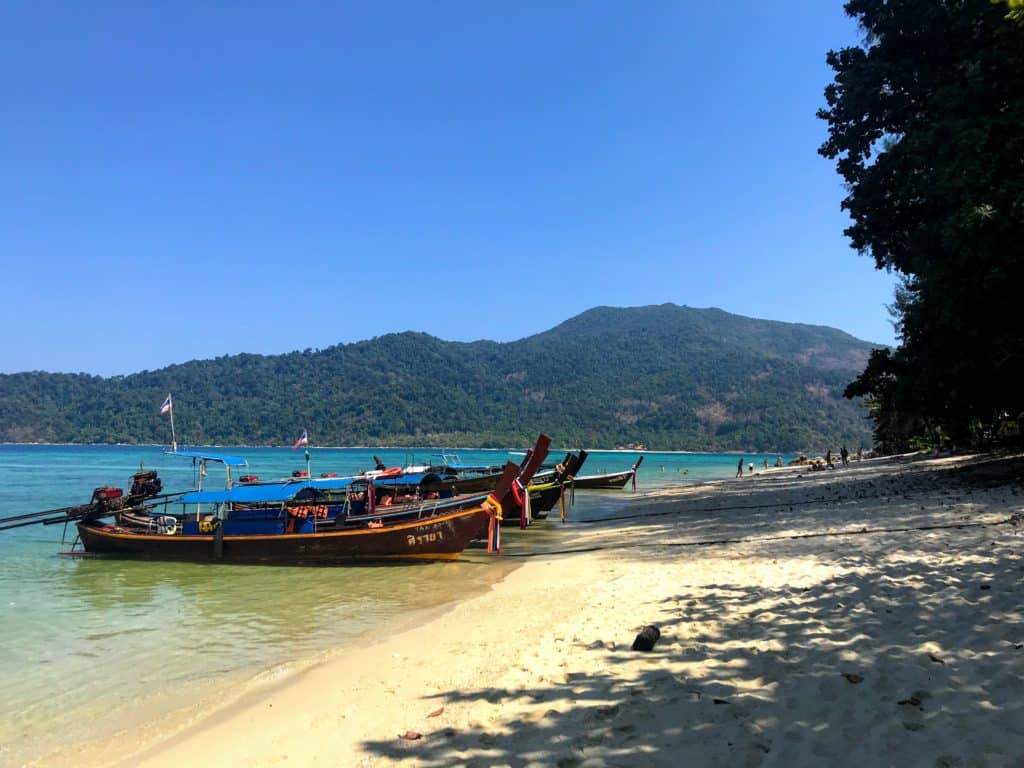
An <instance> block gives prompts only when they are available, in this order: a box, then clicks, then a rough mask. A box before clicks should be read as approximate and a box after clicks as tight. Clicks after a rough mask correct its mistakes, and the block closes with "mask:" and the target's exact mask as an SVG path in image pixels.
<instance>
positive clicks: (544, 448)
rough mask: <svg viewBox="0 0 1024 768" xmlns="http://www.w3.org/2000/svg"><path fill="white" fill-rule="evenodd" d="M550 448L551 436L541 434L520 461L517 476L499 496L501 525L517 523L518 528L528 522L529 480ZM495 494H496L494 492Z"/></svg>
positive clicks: (523, 526)
mask: <svg viewBox="0 0 1024 768" xmlns="http://www.w3.org/2000/svg"><path fill="white" fill-rule="evenodd" d="M550 448H551V438H550V437H548V436H547V435H545V434H541V435H540V437H538V438H537V444H536V445H535V446H534V447H533V448H531V449H530V450H528V451H527V452H526V456H525V457H524V458H523V461H522V463H520V465H519V476H518V477H517V478H516V481H515V482H514V483H512V486H511V487H510V488H509V489H508V491H506V492H505V493H504V494H503V495H501V496H500V497H499V499H500V502H501V509H502V518H501V522H502V524H503V525H513V524H516V523H518V525H519V527H520V528H525V527H526V526H527V525H529V524H530V520H531V519H532V513H531V511H530V493H529V490H528V488H529V486H530V481H531V480H532V479H533V478H534V475H536V473H537V471H538V470H539V469H540V468H541V467H542V466H543V464H544V460H545V459H546V458H547V457H548V451H549V450H550ZM495 495H496V496H497V494H495Z"/></svg>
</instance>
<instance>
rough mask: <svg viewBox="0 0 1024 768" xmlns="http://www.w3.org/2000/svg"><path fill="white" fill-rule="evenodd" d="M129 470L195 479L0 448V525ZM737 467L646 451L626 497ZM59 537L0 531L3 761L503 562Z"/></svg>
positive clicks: (393, 616)
mask: <svg viewBox="0 0 1024 768" xmlns="http://www.w3.org/2000/svg"><path fill="white" fill-rule="evenodd" d="M217 450H220V451H222V452H225V453H230V454H232V455H241V456H244V457H246V458H247V459H248V461H249V464H250V468H249V469H248V470H246V472H251V473H254V474H259V475H261V476H262V477H264V478H269V477H280V476H284V475H287V474H289V473H290V472H291V471H292V470H294V469H301V468H304V458H303V454H302V452H301V451H299V452H293V451H291V450H288V449H270V448H225V449H217ZM434 452H436V451H431V450H430V449H423V450H420V451H408V450H405V449H374V450H369V449H314V450H313V451H312V452H311V454H312V458H311V461H312V474H314V475H317V474H319V473H321V472H326V471H331V472H338V473H339V474H350V473H353V472H357V471H360V470H363V469H368V468H372V467H373V463H374V462H373V458H372V456H373V454H377V455H379V456H380V457H381V458H382V459H383V460H384V462H385V464H388V465H389V466H391V465H398V464H404V463H407V462H415V461H426V460H427V459H428V458H429V456H430V454H431V453H434ZM563 453H564V452H563ZM552 454H553V455H555V456H557V455H559V452H558V451H552ZM460 456H461V458H462V459H463V461H467V462H482V463H495V464H497V463H501V462H502V461H504V460H506V459H512V460H516V461H518V460H519V458H520V457H519V456H518V455H509V454H508V453H507V452H504V451H460ZM635 458H636V455H635V454H630V453H616V452H607V453H605V452H599V453H594V454H592V455H591V457H590V459H588V462H587V464H586V466H585V467H584V470H583V472H582V473H581V474H597V473H602V472H616V471H620V470H623V469H628V468H629V466H630V465H632V463H633V461H635ZM760 458H764V457H760ZM140 462H141V463H142V464H144V465H145V467H146V468H152V469H157V470H158V471H159V473H160V476H161V478H162V479H163V481H164V489H165V490H166V491H174V490H185V489H187V488H190V487H192V486H193V483H194V481H195V480H196V477H195V470H194V468H193V467H192V463H191V461H189V460H184V459H181V458H180V457H169V456H165V455H163V454H162V452H161V449H160V448H157V447H130V446H12V445H6V446H0V517H5V516H8V515H14V514H19V513H22V512H31V511H35V510H39V509H47V508H51V507H59V506H64V505H67V504H78V503H83V502H85V501H88V499H89V497H90V495H91V492H92V489H93V488H94V487H96V486H100V485H120V486H126V485H127V484H128V482H129V477H130V475H131V474H132V473H133V472H135V471H137V469H138V467H139V465H140ZM736 462H737V457H736V456H729V455H721V454H655V453H649V454H646V458H645V462H644V464H643V466H642V467H641V471H640V476H639V491H640V494H642V493H643V492H644V491H650V490H654V489H658V488H664V487H666V486H670V485H676V484H680V483H689V482H698V481H701V480H707V479H714V478H719V477H727V476H731V475H732V473H733V472H735V467H736ZM217 474H218V473H217V472H216V471H215V470H214V469H212V468H211V471H210V475H209V476H208V477H207V478H206V480H205V482H206V487H218V485H219V484H221V483H222V482H223V480H222V478H221V477H217V476H216V475H217ZM637 497H638V494H633V493H631V492H630V491H629V490H628V489H627V490H626V491H588V492H583V491H577V492H576V495H575V505H574V507H573V509H572V511H571V517H570V521H571V520H573V519H594V518H600V517H603V516H609V515H613V514H616V513H618V512H620V511H622V510H623V508H624V507H625V506H627V505H629V504H630V503H631V501H632V502H635V501H636V499H637ZM553 514H554V515H555V516H557V508H556V510H555V512H554V513H553ZM571 530H572V527H571V522H570V524H569V525H567V526H565V527H563V526H558V527H557V528H553V527H549V529H548V530H547V531H545V533H544V539H545V540H546V541H550V540H552V539H557V537H559V536H565V535H571ZM61 534H62V530H61V526H49V527H44V526H33V527H29V528H22V529H17V530H13V531H4V532H0V627H2V632H0V763H2V764H18V763H20V762H21V761H22V760H23V759H24V758H25V757H27V756H30V755H33V754H39V753H41V752H43V751H45V750H47V749H49V748H51V747H53V746H56V745H58V744H62V743H68V742H71V741H75V740H78V739H84V738H86V737H87V736H89V735H92V736H95V735H103V729H104V728H107V729H108V730H109V732H113V731H114V730H118V729H120V728H122V727H125V726H126V725H128V724H130V723H131V722H132V720H133V719H138V718H141V717H151V716H154V715H156V714H159V713H160V712H161V711H164V710H168V709H171V708H174V707H176V706H181V705H184V704H185V703H187V702H188V701H190V700H192V699H194V698H196V697H198V696H201V695H204V694H209V693H211V692H215V691H216V690H217V686H218V685H220V686H224V685H227V684H228V683H230V682H236V681H238V680H241V679H244V678H245V677H247V676H251V675H253V674H255V673H256V672H258V671H260V670H267V669H271V668H274V667H275V666H277V665H281V664H285V663H287V662H289V661H292V660H294V659H297V658H302V657H307V656H311V655H314V654H316V653H318V652H320V651H323V650H325V649H328V648H332V647H337V646H344V645H346V644H351V643H356V642H362V640H360V638H362V637H365V636H366V635H367V633H369V632H372V630H374V629H375V628H378V627H380V626H381V625H383V624H386V623H390V622H393V621H396V620H401V619H402V618H403V617H407V616H410V615H413V616H414V615H416V613H417V612H418V611H421V610H422V609H425V608H431V607H434V606H438V605H441V604H444V603H446V602H449V601H452V600H458V599H462V598H464V597H467V596H469V595H471V594H474V593H476V592H479V591H480V590H483V589H486V588H487V586H488V585H489V584H491V583H493V581H495V580H496V579H498V578H500V577H501V576H502V574H503V573H504V572H507V568H508V567H511V565H512V563H511V559H509V560H504V561H496V560H495V559H494V558H493V556H488V555H486V554H485V553H484V552H482V551H472V552H469V553H467V556H466V557H464V558H463V559H462V560H460V561H458V562H454V563H436V564H423V565H414V566H408V565H407V566H397V565H393V566H387V567H380V566H377V567H374V566H349V567H344V568H316V569H314V568H286V567H254V566H248V567H246V566H228V565H193V564H184V563H182V564H176V563H157V562H133V561H130V560H100V559H77V558H64V557H60V556H58V555H57V554H56V553H57V552H58V551H60V550H61V549H63V548H65V547H62V545H61V543H60V542H61ZM71 535H73V532H71ZM506 546H507V547H510V548H512V550H513V551H514V548H515V547H517V546H527V547H528V546H529V532H525V533H523V534H519V535H516V536H508V537H506Z"/></svg>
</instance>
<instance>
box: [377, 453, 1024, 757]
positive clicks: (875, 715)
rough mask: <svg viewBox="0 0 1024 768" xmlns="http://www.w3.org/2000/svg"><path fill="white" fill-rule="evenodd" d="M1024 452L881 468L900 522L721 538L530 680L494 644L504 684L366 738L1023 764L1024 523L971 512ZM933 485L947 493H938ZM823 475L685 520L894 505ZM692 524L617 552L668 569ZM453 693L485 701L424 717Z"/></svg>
mask: <svg viewBox="0 0 1024 768" xmlns="http://www.w3.org/2000/svg"><path fill="white" fill-rule="evenodd" d="M1007 466H1008V467H1009V472H1010V475H1009V479H1010V484H1009V485H1008V484H1007V482H1008V475H1007V474H1006V467H1007ZM1018 466H1019V465H1017V464H1014V463H1013V462H1010V463H1009V464H1007V465H1006V466H1004V467H1003V469H1002V470H1000V471H999V472H997V473H996V474H995V475H992V474H991V473H990V472H989V470H991V469H992V467H987V468H986V471H985V472H982V473H979V474H972V473H970V472H966V473H965V472H962V471H960V470H955V469H948V470H938V474H934V475H933V474H928V475H922V476H921V477H920V478H915V477H913V476H912V477H909V478H907V483H899V482H896V483H892V484H889V483H888V481H884V482H883V481H881V480H879V479H878V478H874V479H873V480H872V481H871V482H873V483H874V486H873V487H871V486H868V487H867V488H868V489H869V490H864V492H865V493H869V492H870V493H873V494H874V495H873V496H872V498H885V499H887V501H886V503H885V505H884V509H885V513H884V521H883V522H884V523H885V527H886V528H890V529H899V530H898V532H896V533H892V532H888V533H887V532H885V531H880V532H877V533H868V534H862V535H858V536H856V538H855V539H854V538H852V537H845V536H835V537H830V536H820V537H818V536H814V537H811V538H790V537H780V538H775V539H771V540H767V541H758V542H748V543H744V544H742V545H738V546H737V545H728V544H725V545H720V548H721V549H726V548H728V547H730V546H732V547H734V548H736V550H737V551H736V552H735V553H730V556H731V557H734V559H735V561H736V565H735V566H730V565H729V559H728V558H726V557H723V558H722V560H723V567H722V571H723V573H722V577H721V578H718V579H711V580H710V581H702V582H696V581H695V582H694V583H693V584H680V585H677V587H676V589H674V590H673V591H672V594H671V596H669V597H667V598H664V599H661V600H659V601H658V602H657V603H655V604H652V605H648V606H645V608H644V609H643V611H642V615H638V616H637V619H636V620H637V624H636V625H634V626H623V627H621V629H620V630H619V631H617V632H615V636H614V637H612V638H609V637H608V636H607V632H604V633H602V631H601V630H598V629H594V628H592V627H591V626H590V625H587V624H586V623H581V625H580V627H579V630H578V632H577V636H576V637H575V638H574V640H573V641H572V647H571V650H570V651H569V652H568V653H565V654H563V656H562V659H563V663H562V666H560V667H558V668H556V669H554V670H552V669H551V668H544V669H538V670H531V671H532V672H533V673H534V674H529V675H524V676H522V677H521V679H522V680H523V681H534V682H533V684H528V685H521V684H518V683H517V682H516V678H515V677H514V676H512V677H509V676H507V675H506V676H504V677H503V676H502V675H501V672H502V671H503V669H504V668H503V659H502V658H496V659H495V662H494V663H495V678H496V680H500V684H495V685H493V686H492V687H481V688H476V689H471V690H447V691H444V692H441V693H439V694H437V695H434V696H429V697H424V702H423V703H424V718H423V719H422V720H421V721H419V722H416V723H412V724H410V727H415V728H417V729H418V730H419V731H420V732H421V733H422V735H423V738H420V739H418V740H406V739H402V738H398V736H397V734H396V736H395V738H388V739H381V740H377V741H369V742H366V743H364V748H365V749H366V750H367V751H368V752H369V753H371V754H374V755H377V756H380V757H382V758H386V759H389V760H395V761H398V760H407V761H410V762H413V763H415V764H417V765H423V766H447V765H467V766H492V765H510V766H527V765H553V766H560V767H562V768H565V767H567V766H585V765H586V766H599V765H629V766H633V765H637V766H639V765H665V766H668V765H672V766H675V765H686V764H693V765H721V766H733V765H747V766H754V765H761V764H773V765H806V764H821V765H857V766H864V765H875V764H878V763H879V761H880V760H882V759H883V758H884V762H885V763H886V764H900V765H927V766H966V765H1019V764H1024V699H1022V697H1020V695H1019V691H1020V690H1021V680H1022V678H1024V588H1022V585H1021V580H1022V576H1024V564H1022V558H1021V550H1022V549H1024V536H1022V535H1021V533H1019V532H1018V530H1019V529H1018V528H1016V527H1014V526H1012V525H1009V524H1006V523H1001V524H994V525H986V526H978V527H960V528H957V527H955V526H956V525H957V521H958V520H961V518H964V517H967V518H968V519H967V520H961V522H963V523H964V524H965V526H966V525H967V524H968V523H969V522H970V521H971V520H974V519H976V518H977V516H978V514H981V513H983V511H984V508H985V507H986V505H987V504H988V503H990V502H991V498H990V497H989V496H986V497H984V498H982V499H979V500H977V502H975V501H972V500H970V498H969V494H968V491H973V490H977V489H979V488H985V489H989V491H993V492H995V493H997V494H1000V496H999V498H1002V496H1001V494H1004V493H1005V494H1008V495H1010V496H1016V493H1013V492H1012V491H1014V489H1015V488H1016V486H1015V485H1013V483H1014V482H1016V481H1014V480H1013V477H1015V475H1013V473H1014V472H1016V471H1017V468H1018ZM932 471H933V470H928V472H929V473H930V472H932ZM993 477H996V478H997V482H993ZM786 482H792V480H787V481H786ZM864 482H865V483H867V482H869V481H868V479H865V481H864ZM880 483H881V486H880V485H879V484H880ZM918 484H919V485H918ZM858 490H861V489H858V487H857V485H856V484H854V485H853V486H852V487H851V486H845V487H844V488H843V489H840V490H837V491H836V495H837V496H839V495H841V496H849V495H851V494H852V493H855V492H856V491H858ZM946 490H948V491H949V492H950V494H953V497H952V498H951V499H950V500H949V501H947V500H946V499H945V496H944V491H946ZM918 491H920V492H921V493H922V494H923V493H924V492H925V491H927V492H928V493H929V494H930V496H929V498H927V499H925V503H924V504H923V506H924V509H921V507H922V504H921V503H919V502H920V501H921V499H920V498H918V497H917V492H918ZM808 492H809V493H811V494H814V495H816V496H821V495H825V496H826V499H825V502H827V503H823V502H822V501H821V500H820V499H819V500H818V501H817V503H816V504H815V505H808V506H807V508H806V509H805V510H802V511H800V512H799V513H798V512H797V511H796V510H795V509H794V511H793V513H792V514H791V513H790V511H789V509H788V506H789V505H786V507H787V509H784V510H783V509H779V508H772V509H757V508H756V505H753V506H754V507H755V508H751V509H746V510H736V509H734V510H733V512H735V513H736V514H737V515H739V514H740V513H741V512H742V515H741V516H740V517H738V518H737V519H735V520H725V521H723V520H722V518H721V514H719V515H717V516H716V515H709V516H707V518H706V522H701V521H704V520H705V518H704V517H702V516H701V515H703V512H693V511H692V510H691V513H690V514H687V513H681V514H682V515H683V517H682V519H683V520H684V525H685V529H686V533H687V536H688V537H699V536H703V535H707V536H711V537H714V536H717V537H719V538H727V537H725V536H723V535H722V534H723V530H724V532H725V533H730V532H731V531H732V526H736V529H737V530H744V531H749V530H750V528H749V526H750V525H751V523H754V522H757V523H761V524H763V527H764V528H766V529H769V530H777V531H792V530H803V531H806V532H814V531H819V532H820V531H827V530H828V528H829V527H830V526H835V525H836V524H837V523H841V525H842V527H843V528H844V529H846V528H850V527H851V526H856V525H858V524H860V523H861V522H865V523H867V522H871V520H867V519H864V520H861V518H863V517H866V516H867V515H877V514H878V513H877V512H874V513H872V512H868V513H865V512H863V511H862V510H860V508H859V507H858V508H857V509H856V510H855V509H853V505H851V509H850V510H846V511H843V509H844V504H845V502H846V501H847V499H845V498H832V499H830V498H828V496H829V494H828V492H823V489H822V488H820V487H814V488H810V489H808ZM1018 492H1019V491H1018ZM956 494H959V496H958V497H957V496H956ZM737 498H739V497H737ZM957 498H959V501H957V500H955V499H957ZM1017 498H1020V497H1019V496H1018V497H1017ZM716 500H719V501H720V500H721V498H720V497H719V496H717V495H716ZM1021 501H1022V502H1024V499H1021ZM693 503H694V504H695V505H696V504H700V503H701V502H700V501H699V500H697V501H695V502H693ZM728 506H730V505H729V504H722V507H723V508H724V507H728ZM731 506H732V507H738V506H741V505H739V504H732V505H731ZM796 506H798V505H794V507H796ZM975 507H977V508H978V509H981V510H982V512H979V511H978V509H976V508H975ZM837 510H839V511H838V512H837ZM944 521H948V523H949V526H948V527H942V526H945V522H944ZM876 522H877V521H876ZM937 523H938V526H939V527H930V526H936V525H937ZM723 526H724V529H723ZM915 526H916V527H915ZM908 528H909V529H911V530H909V531H908V530H906V529H908ZM921 528H923V529H921ZM678 533H679V531H678V529H677V527H676V524H675V522H666V523H663V524H656V525H652V526H648V529H647V530H646V531H645V532H644V533H643V534H642V537H643V538H644V539H645V541H636V540H635V539H636V531H635V530H634V531H631V533H630V536H629V537H627V538H626V539H621V540H620V543H621V545H622V546H620V547H619V548H616V549H612V550H609V551H608V555H607V556H608V558H609V560H610V561H611V560H613V559H619V560H621V559H622V558H627V559H635V560H636V561H638V562H637V563H636V565H640V567H644V565H645V564H650V567H651V568H656V564H655V561H656V560H657V558H664V557H666V556H669V557H671V556H678V557H700V556H702V553H703V552H705V551H708V550H706V549H705V548H704V547H693V548H691V547H682V546H680V547H673V545H672V542H671V541H667V540H666V539H668V538H670V537H672V536H676V535H678ZM616 535H617V534H616ZM627 543H628V544H630V546H626V544H627ZM714 546H715V545H709V548H713V547H714ZM804 562H813V563H814V565H815V569H814V570H809V571H807V572H806V573H807V574H808V575H805V576H803V577H795V578H794V579H792V581H791V582H790V583H775V584H760V585H753V586H752V585H750V584H749V583H745V582H744V583H741V582H739V581H738V580H737V581H734V580H732V579H730V578H729V570H730V568H731V567H736V568H742V567H744V566H745V565H751V564H753V565H758V564H760V565H767V564H774V563H779V564H780V567H782V564H787V563H789V564H792V563H804ZM769 567H770V566H769ZM827 571H830V572H827ZM647 622H650V623H653V624H656V625H658V626H659V627H660V630H661V633H662V635H661V638H660V640H659V642H658V643H657V644H656V646H655V648H654V650H653V651H651V652H649V653H643V652H638V651H632V650H631V649H630V643H631V642H632V639H633V635H634V634H635V632H636V631H637V629H639V626H640V625H641V624H643V623H647ZM467 641H468V642H472V638H467ZM512 642H523V643H529V642H531V638H514V637H510V643H512ZM538 679H539V680H541V681H542V684H536V680H538ZM506 683H507V684H506ZM442 705H443V706H445V707H447V708H449V709H453V710H460V709H462V710H465V708H466V705H471V706H472V707H473V712H475V714H474V715H473V717H472V719H470V720H469V721H468V722H457V721H454V720H452V721H449V722H445V721H444V718H443V717H439V718H437V719H436V720H433V719H427V718H426V716H425V715H426V713H427V712H428V711H429V710H430V709H433V708H434V707H441V706H442Z"/></svg>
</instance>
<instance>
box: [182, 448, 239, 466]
mask: <svg viewBox="0 0 1024 768" xmlns="http://www.w3.org/2000/svg"><path fill="white" fill-rule="evenodd" d="M164 454H165V455H167V456H182V457H184V458H186V459H206V460H207V461H219V462H220V463H221V464H225V465H227V466H229V467H248V466H249V462H247V461H246V460H245V459H243V458H240V457H238V456H225V455H224V454H222V453H207V452H206V451H164Z"/></svg>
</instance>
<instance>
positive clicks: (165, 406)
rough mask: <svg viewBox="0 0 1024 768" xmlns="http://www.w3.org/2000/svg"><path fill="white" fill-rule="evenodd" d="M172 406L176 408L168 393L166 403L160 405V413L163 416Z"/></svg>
mask: <svg viewBox="0 0 1024 768" xmlns="http://www.w3.org/2000/svg"><path fill="white" fill-rule="evenodd" d="M172 408H174V404H173V403H172V402H171V396H170V395H169V394H168V395H167V399H166V400H164V404H163V405H161V406H160V415H161V416H162V415H163V414H165V413H167V412H168V411H169V410H171V409H172Z"/></svg>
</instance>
